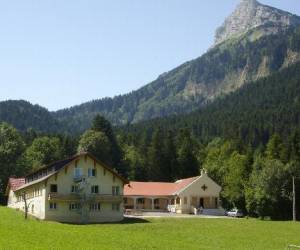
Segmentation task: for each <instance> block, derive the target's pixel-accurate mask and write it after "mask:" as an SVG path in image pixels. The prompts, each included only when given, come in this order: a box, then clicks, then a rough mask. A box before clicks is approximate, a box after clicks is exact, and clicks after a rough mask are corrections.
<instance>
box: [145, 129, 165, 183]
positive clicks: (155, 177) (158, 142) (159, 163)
mask: <svg viewBox="0 0 300 250" xmlns="http://www.w3.org/2000/svg"><path fill="white" fill-rule="evenodd" d="M162 148H163V141H162V131H161V129H160V128H158V129H156V130H155V131H154V133H153V137H152V140H151V144H150V146H149V149H148V177H149V179H150V180H151V181H161V179H162V178H163V170H162V169H163V168H164V165H163V164H164V156H163V152H162Z"/></svg>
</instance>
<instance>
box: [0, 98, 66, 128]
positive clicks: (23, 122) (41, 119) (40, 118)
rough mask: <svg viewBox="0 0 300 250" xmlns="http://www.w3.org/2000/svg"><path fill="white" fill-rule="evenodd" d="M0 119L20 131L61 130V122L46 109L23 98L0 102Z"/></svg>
mask: <svg viewBox="0 0 300 250" xmlns="http://www.w3.org/2000/svg"><path fill="white" fill-rule="evenodd" d="M0 121H2V122H7V123H10V124H12V125H13V126H14V127H15V128H17V129H18V130H20V131H26V130H27V129H29V128H32V129H34V130H36V131H40V132H47V133H55V132H59V131H62V130H63V126H62V124H60V123H59V122H58V121H57V120H56V119H55V118H54V117H53V116H52V114H51V113H50V112H49V111H48V110H47V109H45V108H43V107H41V106H39V105H32V104H31V103H29V102H27V101H23V100H19V101H4V102H0Z"/></svg>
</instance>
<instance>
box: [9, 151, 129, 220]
mask: <svg viewBox="0 0 300 250" xmlns="http://www.w3.org/2000/svg"><path fill="white" fill-rule="evenodd" d="M126 183H128V182H127V180H126V179H124V178H123V177H122V176H120V175H119V174H118V173H116V172H115V171H114V170H113V169H111V168H110V167H108V166H106V165H105V164H103V163H102V162H99V161H98V160H97V159H95V157H93V156H92V155H91V154H89V153H81V154H78V155H75V156H73V157H71V158H70V159H66V160H62V161H58V162H55V163H53V164H50V165H48V166H46V167H43V168H41V169H39V170H37V171H35V172H33V173H31V174H29V175H27V176H26V177H25V178H17V179H16V178H10V180H9V183H8V186H7V190H6V194H7V195H8V207H10V208H14V209H18V210H22V211H25V202H24V197H26V202H27V207H28V214H29V215H32V216H34V217H36V218H39V219H42V220H53V221H59V222H67V223H99V222H114V221H121V220H122V219H123V187H124V184H126Z"/></svg>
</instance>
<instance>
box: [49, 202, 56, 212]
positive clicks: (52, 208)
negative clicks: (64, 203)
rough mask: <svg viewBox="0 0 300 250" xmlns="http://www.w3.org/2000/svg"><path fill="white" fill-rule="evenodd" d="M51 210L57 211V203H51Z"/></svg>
mask: <svg viewBox="0 0 300 250" xmlns="http://www.w3.org/2000/svg"><path fill="white" fill-rule="evenodd" d="M49 209H50V210H57V203H56V202H50V203H49Z"/></svg>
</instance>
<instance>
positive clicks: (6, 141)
mask: <svg viewBox="0 0 300 250" xmlns="http://www.w3.org/2000/svg"><path fill="white" fill-rule="evenodd" d="M24 148H25V145H24V142H23V140H22V138H21V136H20V134H19V133H18V132H17V130H16V129H15V128H13V127H12V126H10V125H9V124H7V123H0V194H1V193H3V192H4V188H5V185H6V184H7V181H8V178H9V176H12V175H19V174H23V173H24V171H25V170H24V169H23V166H21V165H20V159H21V155H22V153H23V151H24Z"/></svg>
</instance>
